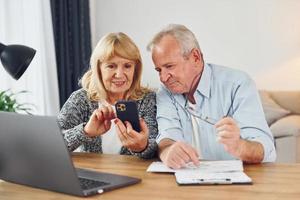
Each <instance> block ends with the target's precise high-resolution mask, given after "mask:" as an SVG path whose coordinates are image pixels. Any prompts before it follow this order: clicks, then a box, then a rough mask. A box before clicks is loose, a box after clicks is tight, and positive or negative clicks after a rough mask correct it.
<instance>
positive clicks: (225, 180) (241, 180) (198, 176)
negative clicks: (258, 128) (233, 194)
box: [147, 160, 252, 185]
mask: <svg viewBox="0 0 300 200" xmlns="http://www.w3.org/2000/svg"><path fill="white" fill-rule="evenodd" d="M147 171H148V172H172V173H175V177H176V182H177V183H178V184H180V185H191V184H200V185H206V184H251V183H252V180H251V178H250V177H248V176H247V175H246V174H245V173H244V168H243V162H242V161H240V160H224V161H201V162H200V165H199V166H198V167H195V166H194V165H192V164H190V163H189V164H187V166H186V167H185V168H181V169H177V170H174V169H171V168H169V167H167V166H166V165H164V164H163V163H162V162H153V163H152V164H151V165H150V166H149V167H148V169H147Z"/></svg>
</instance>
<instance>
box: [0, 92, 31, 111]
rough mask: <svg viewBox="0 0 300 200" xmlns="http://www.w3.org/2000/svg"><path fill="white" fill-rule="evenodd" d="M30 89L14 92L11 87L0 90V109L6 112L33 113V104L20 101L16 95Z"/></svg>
mask: <svg viewBox="0 0 300 200" xmlns="http://www.w3.org/2000/svg"><path fill="white" fill-rule="evenodd" d="M27 92H28V91H26V90H22V91H20V92H17V93H13V92H12V91H11V90H10V89H8V90H5V91H2V92H0V111H6V112H25V113H27V114H31V112H30V111H32V108H31V107H30V106H32V104H29V103H18V102H17V100H16V98H15V97H16V96H17V95H19V94H22V93H27Z"/></svg>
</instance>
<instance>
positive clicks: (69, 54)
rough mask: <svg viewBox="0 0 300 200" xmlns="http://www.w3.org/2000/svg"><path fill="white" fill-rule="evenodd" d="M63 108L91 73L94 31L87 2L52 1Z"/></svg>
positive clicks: (80, 0)
mask: <svg viewBox="0 0 300 200" xmlns="http://www.w3.org/2000/svg"><path fill="white" fill-rule="evenodd" d="M51 11H52V19H53V20H52V21H53V29H54V38H55V50H56V62H57V71H58V83H59V96H60V106H62V105H63V104H64V102H65V101H66V100H67V98H68V97H69V96H70V94H71V93H72V92H73V91H74V90H76V89H78V88H79V85H78V81H79V79H80V78H81V76H82V75H83V73H84V72H85V71H86V70H87V69H88V66H89V64H88V63H89V59H90V55H91V30H90V16H89V1H88V0H51Z"/></svg>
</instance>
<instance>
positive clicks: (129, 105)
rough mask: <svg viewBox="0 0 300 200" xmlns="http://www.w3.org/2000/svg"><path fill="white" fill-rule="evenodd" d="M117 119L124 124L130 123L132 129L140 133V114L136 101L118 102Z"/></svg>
mask: <svg viewBox="0 0 300 200" xmlns="http://www.w3.org/2000/svg"><path fill="white" fill-rule="evenodd" d="M115 107H116V113H117V117H118V118H119V119H120V120H121V121H122V122H123V123H124V122H125V121H128V122H130V124H131V125H132V128H133V129H134V130H135V131H137V132H140V131H141V127H140V122H139V114H138V110H137V105H136V102H135V101H123V100H122V101H118V102H117V103H116V105H115Z"/></svg>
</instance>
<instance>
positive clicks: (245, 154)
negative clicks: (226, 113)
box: [215, 117, 264, 163]
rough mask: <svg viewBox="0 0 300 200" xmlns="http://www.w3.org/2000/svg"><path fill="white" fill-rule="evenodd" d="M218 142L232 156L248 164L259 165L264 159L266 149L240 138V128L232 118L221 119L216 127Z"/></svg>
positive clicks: (256, 143)
mask: <svg viewBox="0 0 300 200" xmlns="http://www.w3.org/2000/svg"><path fill="white" fill-rule="evenodd" d="M215 126H216V129H217V133H218V138H217V140H218V141H219V142H220V143H222V144H224V148H225V150H226V151H227V152H229V153H230V154H231V155H233V156H235V157H237V158H239V159H241V160H242V161H245V162H247V163H259V162H261V161H262V160H263V158H264V148H263V146H262V144H260V143H258V142H254V141H253V142H252V141H247V140H244V139H242V138H241V137H240V133H241V131H240V128H239V127H238V124H237V123H236V122H235V121H234V119H232V118H231V117H225V118H223V119H221V120H220V121H219V122H218V123H217V124H216V125H215Z"/></svg>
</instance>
